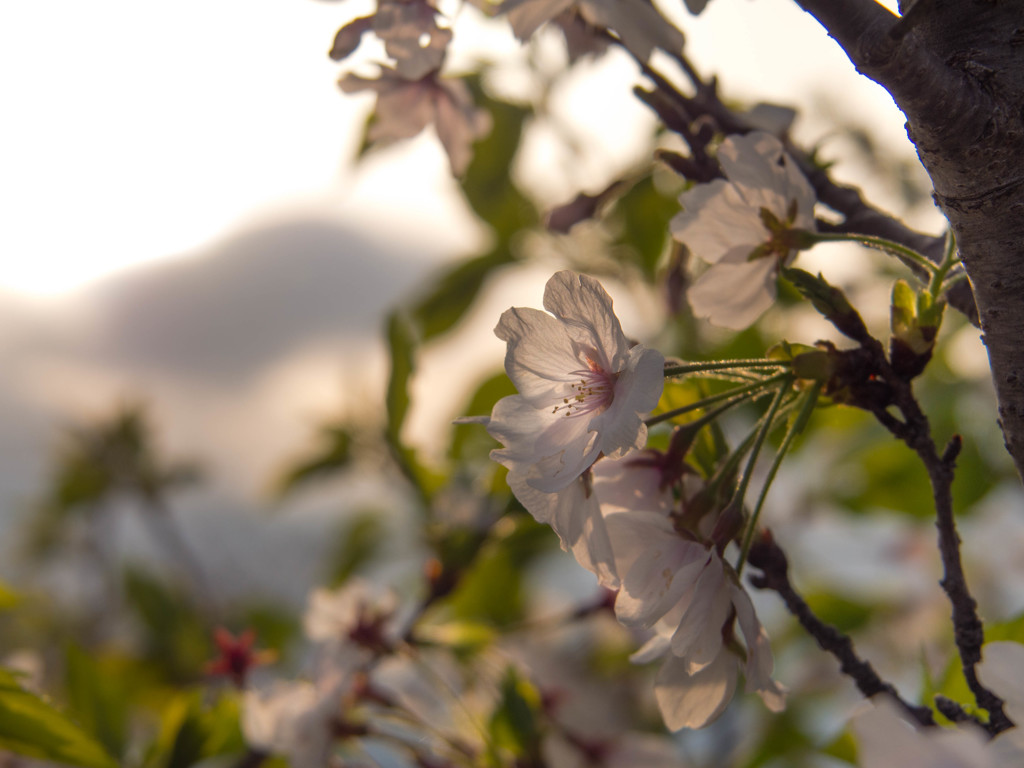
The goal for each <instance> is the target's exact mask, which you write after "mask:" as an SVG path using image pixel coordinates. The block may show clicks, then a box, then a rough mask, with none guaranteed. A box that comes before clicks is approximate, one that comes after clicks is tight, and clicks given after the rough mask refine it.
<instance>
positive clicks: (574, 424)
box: [487, 395, 601, 493]
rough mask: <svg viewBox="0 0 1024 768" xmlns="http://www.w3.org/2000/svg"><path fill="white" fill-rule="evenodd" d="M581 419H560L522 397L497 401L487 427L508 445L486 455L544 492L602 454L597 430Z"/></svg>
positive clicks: (557, 486) (573, 476) (558, 487)
mask: <svg viewBox="0 0 1024 768" xmlns="http://www.w3.org/2000/svg"><path fill="white" fill-rule="evenodd" d="M589 425H590V422H589V421H588V420H586V419H584V418H565V417H563V416H559V415H557V414H554V415H553V414H551V413H550V412H549V411H548V410H547V409H545V410H539V409H537V408H535V407H534V406H533V405H531V404H530V403H529V402H528V401H527V400H526V399H525V398H523V397H520V396H519V395H512V396H510V397H505V398H502V399H501V400H499V401H498V402H497V403H496V404H495V406H494V410H493V411H492V413H491V418H490V421H489V422H488V425H487V431H488V432H489V433H490V435H491V436H492V437H494V438H495V439H496V440H500V441H501V442H502V443H504V444H505V445H506V446H507V447H505V448H496V449H495V450H493V451H491V458H492V459H493V460H494V461H497V462H499V463H501V464H504V465H505V466H507V467H508V468H509V469H510V470H511V471H515V472H517V473H518V474H520V475H521V476H522V477H523V479H524V480H525V481H526V482H528V483H529V484H530V485H531V486H533V487H534V488H535V489H537V490H539V491H543V492H545V493H554V492H555V491H559V490H561V489H562V488H564V487H565V486H567V485H568V484H569V483H571V482H572V481H573V480H575V479H576V478H577V477H579V476H580V474H581V473H582V472H583V471H584V470H586V469H587V467H589V466H590V465H591V464H593V463H594V462H595V461H596V460H597V457H598V456H599V455H600V453H601V449H600V446H599V445H597V437H598V435H597V433H596V432H591V431H589V430H588V427H589Z"/></svg>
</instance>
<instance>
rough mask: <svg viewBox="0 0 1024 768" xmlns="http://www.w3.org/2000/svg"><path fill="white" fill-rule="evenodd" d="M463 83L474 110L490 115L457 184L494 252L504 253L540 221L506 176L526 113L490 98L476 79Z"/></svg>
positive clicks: (532, 208) (534, 210)
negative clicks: (487, 230) (490, 235)
mask: <svg viewBox="0 0 1024 768" xmlns="http://www.w3.org/2000/svg"><path fill="white" fill-rule="evenodd" d="M464 82H465V83H466V84H467V85H468V86H469V87H470V90H471V91H472V92H473V98H474V100H475V101H476V104H477V106H479V107H481V108H483V109H485V110H487V111H488V112H490V113H491V118H492V124H493V127H492V128H491V132H490V133H489V134H488V135H487V136H486V137H485V138H484V139H482V140H481V141H478V142H477V143H476V145H475V146H474V148H473V160H472V162H470V164H469V168H468V169H467V170H466V173H465V175H464V176H463V177H462V180H461V184H462V191H463V193H464V194H465V195H466V200H467V202H468V203H469V205H470V207H471V208H472V209H473V210H474V211H475V212H476V214H477V216H479V217H480V218H481V219H483V220H484V221H485V222H487V223H488V224H490V225H491V227H493V228H494V232H495V235H496V237H497V239H498V248H497V249H496V250H507V248H508V244H509V242H510V241H511V239H512V236H513V235H515V234H516V233H517V232H519V231H520V230H522V229H527V228H529V227H533V226H536V225H537V223H538V222H539V218H540V217H539V216H538V214H537V209H536V208H535V207H534V205H533V203H531V202H530V200H529V199H528V198H527V197H526V196H525V195H524V194H523V193H522V192H520V191H519V189H518V188H517V187H516V186H515V184H514V183H512V181H511V178H510V175H509V169H510V168H511V167H512V162H513V160H514V158H515V155H516V152H517V151H518V150H519V142H520V140H521V138H522V133H523V123H524V121H525V120H526V117H527V116H528V115H529V114H530V110H529V109H527V108H526V107H520V106H516V105H514V104H508V103H506V102H503V101H498V100H497V99H493V98H491V97H490V96H488V95H487V93H486V92H485V91H484V89H483V87H482V86H481V84H480V78H479V77H470V78H464Z"/></svg>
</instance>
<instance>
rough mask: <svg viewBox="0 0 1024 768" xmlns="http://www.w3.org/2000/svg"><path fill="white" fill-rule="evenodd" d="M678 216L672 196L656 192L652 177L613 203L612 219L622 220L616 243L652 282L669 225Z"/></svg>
mask: <svg viewBox="0 0 1024 768" xmlns="http://www.w3.org/2000/svg"><path fill="white" fill-rule="evenodd" d="M677 213H679V202H678V200H676V198H675V197H674V196H666V195H663V194H661V192H659V191H658V188H657V186H656V185H655V183H654V176H653V175H650V174H649V175H647V176H645V177H644V178H642V179H641V180H640V181H638V182H637V183H636V184H634V185H633V187H632V189H630V190H629V191H628V192H626V193H625V194H624V195H623V196H622V197H620V198H619V200H618V202H616V203H615V208H614V212H613V214H612V215H613V217H614V218H621V221H622V234H621V236H620V237H619V238H618V242H619V243H620V244H622V245H625V246H627V247H628V248H629V250H631V251H632V252H633V253H634V254H635V258H636V262H637V264H638V265H639V266H640V268H641V269H642V270H643V273H644V275H645V276H646V277H647V278H648V279H649V280H653V279H654V278H655V276H656V275H657V272H658V266H659V265H660V263H661V257H662V255H663V254H664V253H665V250H666V244H667V243H668V241H669V221H670V220H671V219H672V217H673V216H675V215H676V214H677Z"/></svg>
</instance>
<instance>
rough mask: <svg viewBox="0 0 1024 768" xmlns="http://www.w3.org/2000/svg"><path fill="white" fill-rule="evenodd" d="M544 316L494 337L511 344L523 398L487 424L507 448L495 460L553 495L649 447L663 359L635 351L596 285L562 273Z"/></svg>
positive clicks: (498, 408)
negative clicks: (601, 465)
mask: <svg viewBox="0 0 1024 768" xmlns="http://www.w3.org/2000/svg"><path fill="white" fill-rule="evenodd" d="M544 307H545V309H547V310H548V312H542V311H540V310H537V309H529V308H512V309H509V310H507V311H506V312H505V313H504V314H503V315H502V316H501V320H500V321H499V323H498V326H497V328H495V331H494V332H495V333H496V334H497V336H498V337H499V338H501V339H502V340H504V341H506V342H507V343H508V347H507V351H506V354H505V370H506V372H507V373H508V376H509V378H510V379H512V382H513V383H514V384H515V385H516V388H517V389H518V390H519V394H518V395H512V396H510V397H505V398H503V399H501V400H499V401H498V403H497V404H495V406H494V409H493V411H492V412H491V416H490V418H489V419H486V420H485V423H486V424H487V431H488V432H489V433H490V434H491V435H492V436H493V437H494V438H496V439H497V440H499V441H500V442H501V443H502V444H503V446H504V447H503V448H500V449H496V450H494V451H492V452H491V458H493V459H494V460H495V461H498V462H500V463H502V464H504V465H505V466H506V467H508V469H509V471H510V473H511V474H513V475H514V476H516V477H517V478H519V479H520V480H522V482H524V483H525V484H526V485H527V486H529V487H530V488H533V489H535V490H538V491H541V492H543V493H554V492H556V491H560V490H562V489H564V488H566V487H568V486H569V485H570V484H571V483H573V482H574V481H575V480H576V479H577V478H578V477H579V476H580V475H581V474H583V472H584V471H585V470H586V469H587V468H589V467H590V466H591V465H592V464H593V463H594V462H595V461H596V460H597V458H598V457H599V456H602V455H604V456H607V457H610V458H613V459H614V458H619V457H621V456H624V455H625V454H627V453H628V452H630V451H632V450H635V449H637V448H640V447H642V446H643V445H644V443H645V442H646V440H647V426H646V425H645V424H644V422H643V418H642V416H643V414H645V413H647V412H648V411H650V410H651V409H652V408H654V406H655V405H657V403H658V399H659V398H660V397H661V390H662V386H663V384H664V374H663V369H664V358H663V357H662V355H661V353H659V352H657V351H655V350H653V349H648V348H646V347H644V346H641V345H639V344H637V345H631V344H630V342H629V341H628V340H627V339H626V337H625V335H624V334H623V333H622V328H621V327H620V325H619V320H618V318H617V317H616V316H615V313H614V312H613V310H612V300H611V298H610V297H609V296H608V294H607V293H606V292H605V290H604V288H602V287H601V284H600V283H598V281H597V280H595V279H594V278H592V277H588V276H586V275H579V274H576V273H574V272H569V271H563V272H558V273H556V274H555V275H554V276H553V277H552V278H551V279H550V280H549V281H548V284H547V287H546V288H545V291H544ZM549 313H550V314H549Z"/></svg>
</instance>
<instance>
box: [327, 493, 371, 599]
mask: <svg viewBox="0 0 1024 768" xmlns="http://www.w3.org/2000/svg"><path fill="white" fill-rule="evenodd" d="M380 514H381V513H380V512H377V511H374V510H371V511H368V512H364V513H362V514H359V515H356V516H354V517H353V518H352V520H349V521H348V522H347V523H346V524H345V525H344V526H343V527H342V529H341V532H340V534H339V536H338V543H337V546H336V547H335V551H334V552H333V553H332V554H331V555H330V557H329V558H328V562H329V563H330V569H331V572H330V579H329V583H330V584H331V586H335V587H336V586H339V585H340V584H343V583H344V582H345V581H346V580H347V579H348V578H349V577H350V576H351V575H352V574H353V573H355V572H356V571H357V570H359V568H360V567H361V566H363V565H364V564H366V563H368V562H370V561H371V560H373V558H374V557H376V555H377V552H378V550H379V549H380V545H381V543H382V542H383V540H384V528H383V526H382V525H381V523H380Z"/></svg>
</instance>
